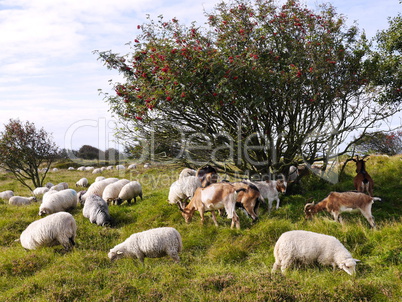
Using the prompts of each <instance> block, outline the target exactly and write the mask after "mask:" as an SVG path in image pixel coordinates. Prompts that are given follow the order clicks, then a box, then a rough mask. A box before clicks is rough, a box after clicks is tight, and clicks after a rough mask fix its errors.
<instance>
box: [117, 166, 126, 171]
mask: <svg viewBox="0 0 402 302" xmlns="http://www.w3.org/2000/svg"><path fill="white" fill-rule="evenodd" d="M125 169H126V167H125V166H123V165H116V170H125Z"/></svg>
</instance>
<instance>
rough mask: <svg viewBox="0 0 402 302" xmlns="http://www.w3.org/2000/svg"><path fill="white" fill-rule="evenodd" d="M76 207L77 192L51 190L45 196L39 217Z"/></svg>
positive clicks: (71, 190)
mask: <svg viewBox="0 0 402 302" xmlns="http://www.w3.org/2000/svg"><path fill="white" fill-rule="evenodd" d="M76 206H77V192H76V191H75V190H73V189H65V190H62V191H58V192H54V191H53V192H52V190H50V191H49V192H47V193H45V195H43V201H42V204H41V205H40V207H39V216H41V215H44V214H53V213H56V212H62V211H66V210H70V209H74V208H75V207H76Z"/></svg>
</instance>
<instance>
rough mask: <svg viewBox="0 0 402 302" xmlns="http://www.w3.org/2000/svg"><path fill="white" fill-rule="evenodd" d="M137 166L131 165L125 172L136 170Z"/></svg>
mask: <svg viewBox="0 0 402 302" xmlns="http://www.w3.org/2000/svg"><path fill="white" fill-rule="evenodd" d="M136 168H137V165H136V164H131V165H129V166H128V167H127V170H132V169H136Z"/></svg>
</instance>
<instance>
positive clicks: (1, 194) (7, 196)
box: [0, 190, 14, 200]
mask: <svg viewBox="0 0 402 302" xmlns="http://www.w3.org/2000/svg"><path fill="white" fill-rule="evenodd" d="M13 196H14V192H13V191H12V190H7V191H3V192H0V198H1V199H4V200H9V199H10V198H11V197H13Z"/></svg>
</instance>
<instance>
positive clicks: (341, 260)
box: [272, 230, 359, 275]
mask: <svg viewBox="0 0 402 302" xmlns="http://www.w3.org/2000/svg"><path fill="white" fill-rule="evenodd" d="M274 256H275V263H274V266H273V268H272V272H275V271H276V270H277V269H278V268H280V269H281V271H282V273H283V272H285V271H286V269H287V268H289V267H290V266H291V265H292V264H294V263H302V264H313V263H315V262H318V263H320V264H322V265H332V267H333V268H334V269H335V268H336V267H337V266H338V267H339V268H340V269H343V270H344V271H345V272H347V273H348V274H349V275H352V274H354V273H355V267H356V262H357V261H359V260H357V259H354V258H353V257H352V255H351V254H350V253H349V252H348V250H347V249H346V248H345V247H344V246H343V244H342V243H341V242H340V241H339V240H338V239H336V238H335V237H333V236H329V235H324V234H319V233H314V232H309V231H302V230H298V231H289V232H285V233H283V234H282V235H281V236H280V237H279V239H278V241H277V242H276V244H275V248H274Z"/></svg>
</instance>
